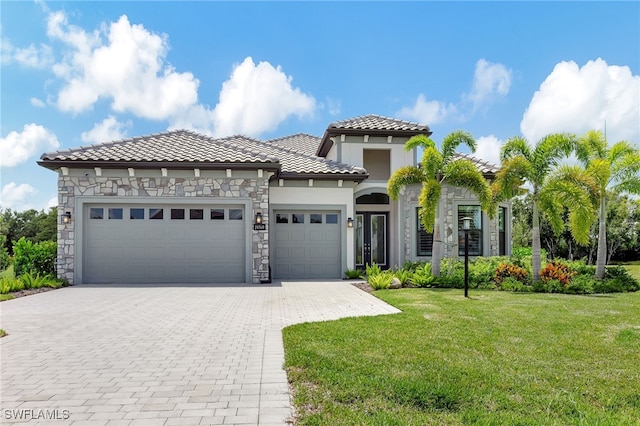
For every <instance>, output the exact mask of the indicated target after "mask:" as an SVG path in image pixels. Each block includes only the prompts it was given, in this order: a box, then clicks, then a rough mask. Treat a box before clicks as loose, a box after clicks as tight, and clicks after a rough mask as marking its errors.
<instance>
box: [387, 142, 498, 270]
mask: <svg viewBox="0 0 640 426" xmlns="http://www.w3.org/2000/svg"><path fill="white" fill-rule="evenodd" d="M460 145H466V146H467V147H469V149H470V150H471V152H475V150H476V141H475V140H474V139H473V137H472V136H471V134H469V133H468V132H464V131H456V132H452V133H451V134H449V135H447V137H445V138H444V140H443V141H442V148H441V150H440V151H438V148H437V147H436V144H435V142H434V141H433V140H431V139H430V138H429V137H427V136H425V135H417V136H414V137H412V138H411V139H409V140H408V141H407V142H406V143H405V145H404V149H405V151H411V150H412V149H416V148H418V147H420V148H423V150H424V151H423V153H422V159H421V160H420V164H419V167H415V166H405V167H400V168H399V169H397V170H396V171H395V172H394V173H393V175H392V176H391V178H390V179H389V182H388V185H387V191H388V192H389V196H390V197H391V198H392V199H394V200H397V199H398V196H399V194H400V190H401V189H402V188H403V187H404V186H406V185H410V184H417V183H419V184H422V190H421V191H420V196H419V199H418V203H419V205H420V207H421V208H420V220H421V221H422V225H423V227H424V229H425V230H426V231H427V232H432V233H433V249H432V256H431V259H432V261H431V263H432V273H433V275H434V276H439V275H440V260H441V259H442V249H441V243H442V241H441V237H440V224H439V223H437V222H439V217H438V215H436V211H437V210H438V204H439V203H440V193H441V192H442V185H443V184H445V183H446V184H448V185H451V186H457V187H460V188H466V189H468V190H470V191H471V192H473V193H474V194H476V196H477V197H478V200H479V201H480V204H481V208H482V210H484V211H485V212H487V214H489V216H490V217H493V216H494V210H495V208H493V205H492V203H491V190H490V188H489V185H488V184H487V181H486V180H485V178H484V176H482V173H480V171H479V170H478V169H477V167H476V166H475V165H474V164H473V163H472V162H471V161H469V160H467V159H461V158H456V157H455V152H456V149H457V148H458V147H459V146H460Z"/></svg>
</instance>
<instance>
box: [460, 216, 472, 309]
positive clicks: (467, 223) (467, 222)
mask: <svg viewBox="0 0 640 426" xmlns="http://www.w3.org/2000/svg"><path fill="white" fill-rule="evenodd" d="M471 220H472V219H471V218H470V217H463V218H462V229H463V230H464V297H469V229H471Z"/></svg>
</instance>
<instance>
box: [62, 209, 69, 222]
mask: <svg viewBox="0 0 640 426" xmlns="http://www.w3.org/2000/svg"><path fill="white" fill-rule="evenodd" d="M62 223H71V212H65V213H64V214H63V215H62Z"/></svg>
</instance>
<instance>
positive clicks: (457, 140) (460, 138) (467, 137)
mask: <svg viewBox="0 0 640 426" xmlns="http://www.w3.org/2000/svg"><path fill="white" fill-rule="evenodd" d="M460 145H466V146H467V147H469V149H470V150H471V152H476V148H477V146H478V145H477V143H476V140H475V139H474V138H473V136H471V133H469V132H465V131H464V130H456V131H454V132H451V133H449V134H448V135H447V136H446V137H445V138H444V139H443V140H442V160H443V162H444V164H447V163H448V162H449V161H451V159H452V158H453V155H454V154H455V153H456V149H457V148H458V147H459V146H460Z"/></svg>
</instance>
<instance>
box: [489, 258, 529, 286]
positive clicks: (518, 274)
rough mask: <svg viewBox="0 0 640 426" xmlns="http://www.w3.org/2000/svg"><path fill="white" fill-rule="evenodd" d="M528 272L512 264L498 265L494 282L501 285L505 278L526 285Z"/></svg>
mask: <svg viewBox="0 0 640 426" xmlns="http://www.w3.org/2000/svg"><path fill="white" fill-rule="evenodd" d="M527 275H528V274H527V270H526V269H524V268H521V267H519V266H517V265H513V264H511V263H507V262H503V263H501V264H499V265H498V267H497V268H496V272H495V274H494V275H493V280H494V281H495V283H496V284H497V285H500V284H501V283H502V281H504V279H505V278H514V279H516V280H518V281H520V282H523V283H526V281H527Z"/></svg>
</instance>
